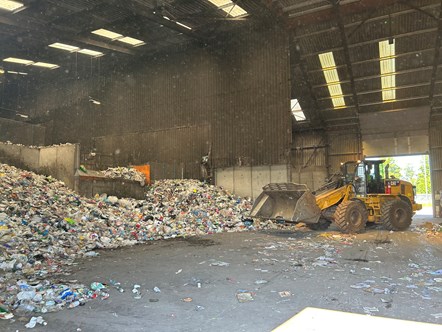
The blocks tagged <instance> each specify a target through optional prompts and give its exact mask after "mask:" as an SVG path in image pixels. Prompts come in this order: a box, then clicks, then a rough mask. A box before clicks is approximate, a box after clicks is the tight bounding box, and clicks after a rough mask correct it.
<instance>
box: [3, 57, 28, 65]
mask: <svg viewBox="0 0 442 332" xmlns="http://www.w3.org/2000/svg"><path fill="white" fill-rule="evenodd" d="M3 61H5V62H12V63H18V64H20V65H25V66H29V65H32V64H33V63H34V61H31V60H25V59H19V58H6V59H3Z"/></svg>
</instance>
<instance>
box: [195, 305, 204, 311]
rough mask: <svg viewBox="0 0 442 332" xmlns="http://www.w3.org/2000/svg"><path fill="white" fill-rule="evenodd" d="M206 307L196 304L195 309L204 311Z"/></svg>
mask: <svg viewBox="0 0 442 332" xmlns="http://www.w3.org/2000/svg"><path fill="white" fill-rule="evenodd" d="M204 309H206V308H204V307H203V306H202V305H197V306H195V311H202V310H204Z"/></svg>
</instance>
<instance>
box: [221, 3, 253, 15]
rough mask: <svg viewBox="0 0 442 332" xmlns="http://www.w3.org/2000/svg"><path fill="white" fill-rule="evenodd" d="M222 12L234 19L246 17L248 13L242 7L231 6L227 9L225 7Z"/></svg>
mask: <svg viewBox="0 0 442 332" xmlns="http://www.w3.org/2000/svg"><path fill="white" fill-rule="evenodd" d="M221 9H222V10H224V11H225V12H226V13H227V14H229V15H230V16H232V17H239V16H243V15H246V14H247V12H246V11H245V10H244V9H242V8H241V7H240V6H238V5H235V4H234V5H231V6H227V7H223V8H221Z"/></svg>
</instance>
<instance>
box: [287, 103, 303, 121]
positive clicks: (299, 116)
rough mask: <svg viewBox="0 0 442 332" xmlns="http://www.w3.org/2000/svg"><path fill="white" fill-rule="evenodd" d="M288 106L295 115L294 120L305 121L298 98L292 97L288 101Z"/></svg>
mask: <svg viewBox="0 0 442 332" xmlns="http://www.w3.org/2000/svg"><path fill="white" fill-rule="evenodd" d="M290 107H291V110H292V114H293V116H294V117H295V120H296V121H305V120H306V117H305V114H304V112H303V111H302V109H301V105H300V104H299V101H298V99H292V100H291V101H290Z"/></svg>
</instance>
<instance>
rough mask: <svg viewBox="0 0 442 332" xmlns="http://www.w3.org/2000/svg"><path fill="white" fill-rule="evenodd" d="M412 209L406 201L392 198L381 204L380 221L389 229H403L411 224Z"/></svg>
mask: <svg viewBox="0 0 442 332" xmlns="http://www.w3.org/2000/svg"><path fill="white" fill-rule="evenodd" d="M412 215H413V211H412V210H411V207H410V205H409V204H407V202H404V201H403V200H399V199H393V200H390V201H387V202H385V203H384V204H382V207H381V222H382V223H383V224H384V226H385V228H386V229H388V230H390V231H404V230H406V229H407V228H408V227H410V225H411V217H412Z"/></svg>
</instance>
